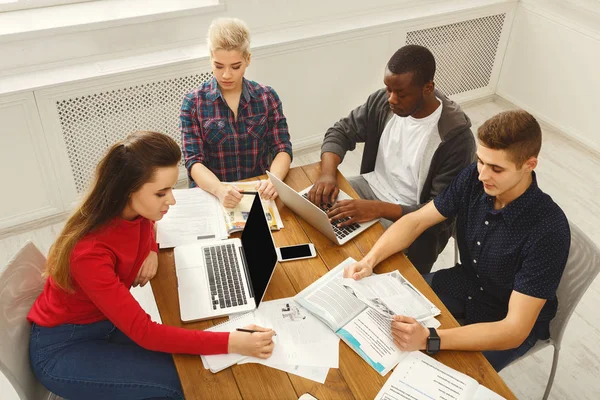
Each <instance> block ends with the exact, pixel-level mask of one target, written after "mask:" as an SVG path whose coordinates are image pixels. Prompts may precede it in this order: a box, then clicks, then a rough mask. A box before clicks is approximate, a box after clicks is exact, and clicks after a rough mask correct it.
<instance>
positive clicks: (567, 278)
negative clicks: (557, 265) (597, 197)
mask: <svg viewBox="0 0 600 400" xmlns="http://www.w3.org/2000/svg"><path fill="white" fill-rule="evenodd" d="M569 227H570V228H571V248H570V250H569V258H568V259H567V264H566V266H565V272H564V273H563V276H562V279H561V281H560V284H559V285H558V290H557V292H556V296H557V297H558V311H557V312H556V316H555V317H554V319H553V320H552V321H551V322H550V337H551V338H552V339H553V340H554V342H555V343H554V346H555V347H556V348H560V344H561V341H562V337H563V334H564V333H565V329H566V327H567V323H568V322H569V319H570V318H571V315H572V314H573V311H574V310H575V307H577V304H578V303H579V300H581V298H582V297H583V295H584V294H585V292H586V290H587V289H588V287H590V285H591V283H592V282H593V281H594V278H595V277H596V276H597V275H598V272H599V271H600V248H598V246H596V244H594V242H592V240H591V239H590V238H589V237H587V235H586V234H585V233H583V231H582V230H581V229H579V228H578V227H577V226H575V224H573V223H572V222H569Z"/></svg>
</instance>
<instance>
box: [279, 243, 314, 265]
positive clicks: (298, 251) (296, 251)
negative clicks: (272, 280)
mask: <svg viewBox="0 0 600 400" xmlns="http://www.w3.org/2000/svg"><path fill="white" fill-rule="evenodd" d="M316 256H317V252H316V251H315V246H314V245H313V244H312V243H305V244H296V245H294V246H285V247H278V248H277V258H278V259H279V261H280V262H283V261H291V260H302V259H304V258H312V257H316Z"/></svg>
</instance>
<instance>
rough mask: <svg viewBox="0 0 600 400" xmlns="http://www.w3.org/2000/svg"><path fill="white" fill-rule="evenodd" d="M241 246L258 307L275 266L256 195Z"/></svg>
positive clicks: (263, 217)
mask: <svg viewBox="0 0 600 400" xmlns="http://www.w3.org/2000/svg"><path fill="white" fill-rule="evenodd" d="M242 246H243V247H244V254H245V256H246V263H247V264H248V270H249V272H250V280H251V281H252V287H253V289H254V300H255V301H256V307H258V305H259V304H260V302H261V300H262V298H263V296H264V294H265V292H266V291H267V286H268V285H269V281H270V280H271V275H272V274H273V271H274V270H275V266H276V265H277V252H276V251H275V244H274V243H273V237H272V236H271V230H270V229H269V224H268V223H267V218H266V217H265V212H264V210H263V207H262V204H261V202H260V197H259V196H258V195H256V196H254V202H253V203H252V208H251V209H250V213H249V214H248V219H247V220H246V226H245V227H244V231H243V232H242Z"/></svg>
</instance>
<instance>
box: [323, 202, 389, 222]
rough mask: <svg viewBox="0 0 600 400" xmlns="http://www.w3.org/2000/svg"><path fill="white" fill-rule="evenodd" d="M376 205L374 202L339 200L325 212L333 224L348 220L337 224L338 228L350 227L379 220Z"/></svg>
mask: <svg viewBox="0 0 600 400" xmlns="http://www.w3.org/2000/svg"><path fill="white" fill-rule="evenodd" d="M378 203H381V202H379V201H376V200H364V199H352V200H339V201H338V202H337V203H335V204H334V205H333V206H332V207H331V208H330V209H329V211H328V212H327V216H328V217H329V219H330V220H331V221H332V222H333V221H336V220H339V219H344V218H350V219H348V220H346V221H343V222H341V223H340V224H339V227H344V226H348V225H352V224H354V223H357V222H358V223H360V222H367V221H371V220H374V219H375V218H379V217H380V215H379V211H378V208H379V207H378V205H379V204H378Z"/></svg>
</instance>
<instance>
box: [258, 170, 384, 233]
mask: <svg viewBox="0 0 600 400" xmlns="http://www.w3.org/2000/svg"><path fill="white" fill-rule="evenodd" d="M267 175H269V179H270V180H271V182H272V183H273V186H275V189H277V193H278V194H279V198H280V199H281V201H283V204H285V205H286V206H288V207H289V208H290V209H292V211H294V212H295V213H296V214H298V215H299V216H301V217H302V218H303V219H304V220H305V221H306V222H308V223H309V224H311V225H312V226H314V227H315V228H316V229H318V230H319V232H321V233H322V234H323V235H325V236H327V238H328V239H329V240H331V241H332V242H334V243H337V244H338V245H342V244H344V243H346V242H348V241H349V240H352V239H354V238H355V237H356V236H358V235H359V234H361V233H362V232H364V231H365V230H366V229H367V228H368V227H370V226H371V225H373V224H375V223H377V222H378V221H379V220H378V219H375V220H373V221H369V222H363V223H360V224H359V223H354V224H352V225H349V226H346V227H343V228H338V226H337V225H338V224H339V223H340V222H343V221H346V220H348V219H349V218H345V219H339V220H336V221H329V217H327V210H329V208H331V207H332V204H327V205H325V206H324V207H323V208H320V207H317V206H316V205H314V204H313V203H311V202H310V200H308V197H307V196H308V191H309V190H310V188H311V187H312V186H309V187H307V188H306V189H304V190H303V191H301V192H300V193H298V192H296V191H295V190H294V189H292V188H291V187H289V186H288V185H286V184H285V183H283V182H282V181H281V179H279V178H277V177H276V176H275V175H273V174H271V173H270V172H269V171H267ZM350 199H352V197H350V196H348V195H347V194H346V193H344V192H343V191H341V190H340V193H339V194H338V200H350Z"/></svg>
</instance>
